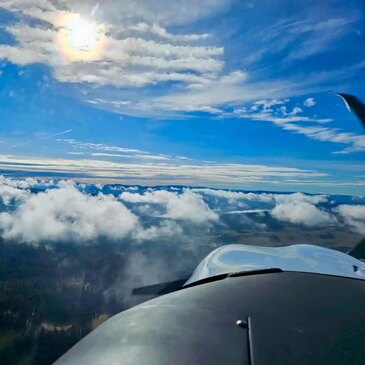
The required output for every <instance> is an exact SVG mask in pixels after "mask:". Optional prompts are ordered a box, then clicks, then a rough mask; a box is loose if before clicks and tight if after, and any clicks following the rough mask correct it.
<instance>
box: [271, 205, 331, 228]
mask: <svg viewBox="0 0 365 365" xmlns="http://www.w3.org/2000/svg"><path fill="white" fill-rule="evenodd" d="M271 215H272V216H273V217H274V218H276V219H278V220H281V221H284V222H290V223H293V224H301V225H304V226H307V227H318V226H327V225H333V224H335V223H336V218H335V217H334V216H332V215H331V214H329V213H327V212H325V211H323V210H321V209H319V208H317V207H316V206H315V205H313V204H310V203H306V202H288V203H279V204H278V205H277V206H276V207H275V208H274V209H273V210H272V211H271Z"/></svg>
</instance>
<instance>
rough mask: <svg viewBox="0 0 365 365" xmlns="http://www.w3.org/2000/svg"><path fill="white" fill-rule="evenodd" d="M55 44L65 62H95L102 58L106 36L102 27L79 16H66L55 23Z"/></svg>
mask: <svg viewBox="0 0 365 365" xmlns="http://www.w3.org/2000/svg"><path fill="white" fill-rule="evenodd" d="M57 24H58V28H59V30H58V33H57V40H56V42H57V44H58V45H59V47H60V50H61V52H62V54H63V56H64V57H65V59H66V60H67V61H95V60H98V59H100V58H102V53H103V50H104V48H105V43H106V36H105V32H104V29H103V26H102V25H100V24H97V23H95V22H91V21H88V20H86V19H84V18H83V17H81V15H79V14H67V15H64V16H62V17H60V19H59V20H58V22H57Z"/></svg>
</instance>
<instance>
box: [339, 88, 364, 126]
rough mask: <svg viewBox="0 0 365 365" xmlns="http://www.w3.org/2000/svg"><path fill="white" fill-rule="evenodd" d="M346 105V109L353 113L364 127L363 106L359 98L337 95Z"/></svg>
mask: <svg viewBox="0 0 365 365" xmlns="http://www.w3.org/2000/svg"><path fill="white" fill-rule="evenodd" d="M336 95H337V96H339V97H340V98H341V99H342V100H343V101H344V102H345V104H346V107H347V109H349V110H350V111H351V112H353V113H354V114H355V115H356V116H357V117H358V118H359V120H360V121H361V123H362V124H363V126H364V127H365V104H364V103H363V102H362V101H360V99H359V98H357V97H356V96H353V95H349V94H340V93H337V94H336Z"/></svg>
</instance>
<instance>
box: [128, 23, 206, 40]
mask: <svg viewBox="0 0 365 365" xmlns="http://www.w3.org/2000/svg"><path fill="white" fill-rule="evenodd" d="M128 29H130V30H134V31H137V32H142V33H152V34H155V35H157V36H159V37H160V38H165V39H169V40H171V41H177V42H189V41H198V40H202V39H206V38H208V37H209V36H210V35H209V34H208V33H203V34H182V35H180V34H172V33H169V32H168V31H167V30H166V29H165V28H163V27H161V26H159V25H158V24H156V23H153V24H152V25H149V24H147V23H138V24H136V25H132V26H130V27H129V28H128Z"/></svg>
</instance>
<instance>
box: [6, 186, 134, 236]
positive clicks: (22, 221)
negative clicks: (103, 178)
mask: <svg viewBox="0 0 365 365" xmlns="http://www.w3.org/2000/svg"><path fill="white" fill-rule="evenodd" d="M137 225H138V218H137V217H136V216H135V215H134V214H132V213H131V212H130V211H129V210H128V209H127V208H126V207H125V206H124V205H123V204H121V203H120V202H118V201H117V200H116V199H115V198H114V197H112V196H105V195H103V194H99V195H97V196H89V195H86V194H83V193H81V192H80V191H78V190H77V189H76V188H75V186H74V185H73V184H70V183H65V184H63V185H61V187H60V188H59V189H52V190H47V191H45V192H40V193H38V194H33V195H32V196H30V197H29V198H28V199H27V200H25V201H24V202H22V203H21V204H20V205H19V206H18V207H17V208H16V209H15V211H14V212H10V213H8V212H6V213H1V214H0V227H1V229H2V230H3V236H4V237H5V238H7V239H16V240H20V241H28V242H39V241H64V240H72V241H84V240H95V239H97V238H100V237H105V238H110V239H120V238H124V237H126V236H127V235H128V234H130V233H131V232H132V230H133V229H134V228H135V227H136V226H137Z"/></svg>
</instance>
